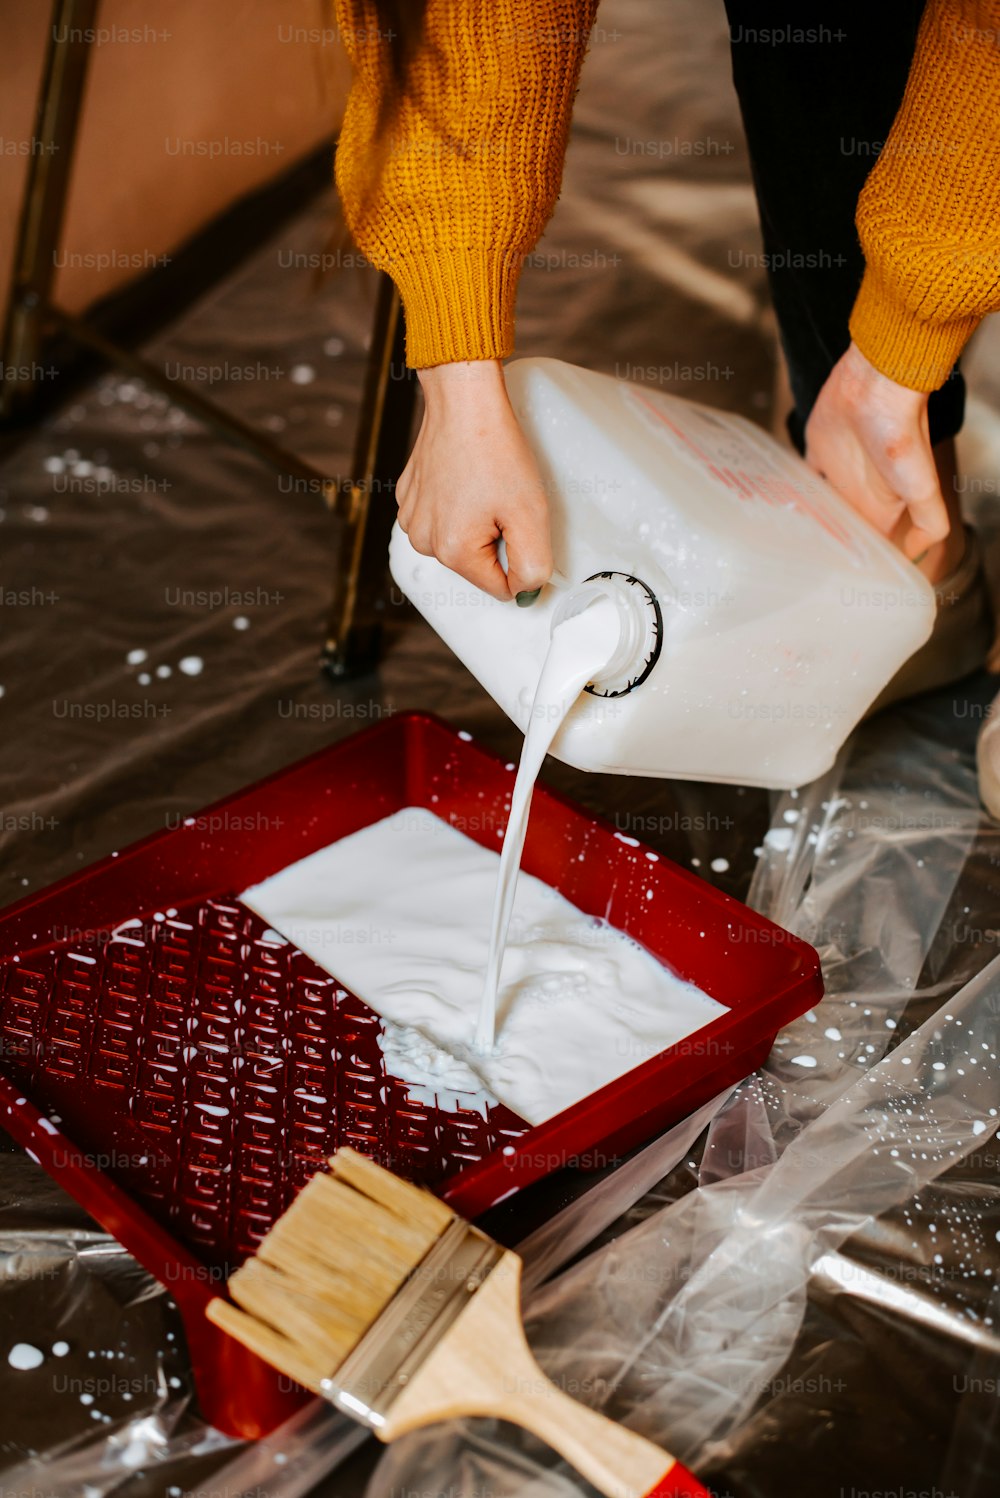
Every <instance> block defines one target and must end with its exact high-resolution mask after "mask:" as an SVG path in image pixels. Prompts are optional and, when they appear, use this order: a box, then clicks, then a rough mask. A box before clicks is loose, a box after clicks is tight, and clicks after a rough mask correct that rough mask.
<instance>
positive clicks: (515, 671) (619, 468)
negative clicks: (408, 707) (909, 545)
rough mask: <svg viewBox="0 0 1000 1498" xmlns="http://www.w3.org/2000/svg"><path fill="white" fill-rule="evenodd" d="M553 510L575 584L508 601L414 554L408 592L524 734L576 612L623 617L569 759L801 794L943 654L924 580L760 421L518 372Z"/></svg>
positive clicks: (561, 368) (594, 381) (400, 559)
mask: <svg viewBox="0 0 1000 1498" xmlns="http://www.w3.org/2000/svg"><path fill="white" fill-rule="evenodd" d="M506 377H507V388H508V390H509V392H510V397H511V401H512V402H513V405H514V409H515V410H516V412H517V415H518V417H519V419H520V421H521V423H522V425H523V427H524V430H525V433H526V435H527V438H528V440H529V442H530V443H531V446H532V448H533V450H534V453H535V456H536V458H537V459H538V463H539V466H540V468H541V472H542V475H543V478H544V480H545V482H546V487H547V490H548V494H549V501H550V509H551V516H552V529H553V546H554V556H555V565H556V575H555V576H554V578H553V581H552V583H550V584H549V585H548V586H547V587H546V588H544V589H543V590H542V593H541V596H540V597H539V598H538V600H537V601H536V602H535V603H534V604H532V605H531V606H530V607H529V608H518V607H517V606H516V605H515V604H514V603H512V602H508V603H498V602H497V601H495V600H494V599H491V598H489V597H488V596H487V595H486V594H484V593H482V592H480V591H479V590H478V589H476V588H473V587H472V586H471V585H470V584H469V583H467V582H465V581H464V580H463V579H462V578H461V577H459V576H458V575H457V574H456V573H454V572H451V571H450V570H449V569H448V568H447V567H444V566H442V565H441V563H440V562H438V561H436V560H434V559H432V558H428V557H423V556H421V555H419V553H417V552H415V551H414V550H413V548H412V546H411V545H410V543H409V541H408V540H407V538H406V536H405V535H404V534H403V533H402V531H400V529H399V527H398V525H397V526H396V528H395V530H394V532H393V535H392V541H391V544H390V549H389V558H390V567H391V571H392V575H393V577H394V578H395V580H396V582H397V583H398V585H399V587H400V588H401V589H402V591H403V593H404V594H405V595H406V596H407V598H409V599H410V600H411V602H412V603H414V604H415V605H416V607H417V608H418V609H419V611H420V612H421V613H422V614H423V615H424V617H425V618H426V619H427V620H428V622H429V623H430V624H431V625H433V627H434V629H435V630H437V632H438V634H439V635H440V636H441V637H442V639H443V640H445V641H446V642H447V644H448V645H449V646H450V647H451V649H452V650H453V651H454V652H455V654H456V655H457V656H458V657H459V659H460V660H462V661H463V662H464V663H465V665H466V666H468V668H469V670H470V671H471V672H472V673H473V675H474V676H476V677H478V679H479V681H480V682H481V683H482V684H483V686H484V687H485V688H486V690H487V691H488V692H489V693H490V694H491V696H492V697H494V698H495V699H496V701H497V702H498V703H499V704H500V706H501V707H502V708H503V709H504V711H505V712H506V713H507V714H508V715H509V716H510V717H511V718H512V719H513V720H514V722H515V723H516V724H517V725H518V727H519V728H521V729H522V730H523V729H525V728H526V726H527V722H528V716H529V712H530V709H531V702H532V696H533V693H534V690H535V687H536V685H537V682H538V676H539V672H540V670H541V666H542V661H543V660H544V657H545V653H546V650H547V648H548V643H549V636H550V631H551V627H552V623H553V619H554V617H558V616H557V610H560V609H561V610H562V612H565V611H566V609H567V608H573V607H575V606H578V605H576V604H574V603H573V602H572V601H571V599H570V596H569V595H570V594H572V592H573V591H574V589H576V588H577V587H578V585H580V584H582V583H584V582H585V580H587V579H594V582H593V584H592V586H593V587H596V588H600V589H602V590H605V591H609V592H611V593H612V594H613V596H615V597H616V598H617V599H618V601H619V604H620V608H621V618H622V634H621V638H620V641H619V648H618V651H617V652H616V655H615V657H614V659H613V660H612V661H611V662H610V664H609V666H608V668H607V669H606V671H605V672H604V673H603V675H602V677H601V679H600V680H598V681H596V682H594V683H593V684H592V685H591V686H590V687H589V688H588V689H587V691H586V692H585V693H584V694H583V695H582V696H581V697H580V699H579V701H578V702H577V703H576V705H575V707H573V709H572V710H571V711H570V713H569V715H568V717H567V719H566V721H565V723H564V724H563V726H562V728H561V729H560V731H559V734H558V735H557V737H556V739H555V740H554V743H553V745H552V750H551V752H552V753H553V754H555V755H556V756H557V757H558V758H559V759H562V760H564V761H565V762H566V763H567V764H570V765H576V766H577V767H578V768H580V769H585V770H602V771H610V772H612V773H616V774H624V775H653V776H669V777H676V778H678V779H692V780H724V781H735V782H738V783H742V784H746V785H762V786H769V787H774V788H777V789H787V788H789V787H792V786H797V785H801V784H804V783H805V782H806V781H808V780H812V779H814V778H815V777H816V776H817V775H819V774H821V773H822V772H823V771H824V770H826V769H828V768H829V766H830V765H831V763H832V762H833V759H834V757H835V755H836V753H837V751H838V749H839V748H840V746H841V745H842V743H843V742H844V740H845V739H846V737H847V735H848V734H849V733H850V731H851V729H852V728H853V727H854V726H855V724H856V723H857V722H858V721H859V719H860V718H861V717H862V715H863V714H864V712H865V710H866V709H867V708H868V707H869V706H870V705H871V703H872V702H873V701H874V700H875V698H876V697H877V696H878V694H879V692H880V691H881V690H882V688H883V687H884V686H885V685H886V683H887V682H888V681H889V680H890V679H891V678H892V676H893V675H894V674H895V672H896V671H897V669H898V668H899V667H900V666H901V665H902V663H903V662H904V661H905V660H906V659H907V657H908V656H909V655H911V654H912V652H913V651H914V650H916V649H917V647H918V646H919V645H921V644H922V643H923V641H924V640H926V638H927V636H928V635H929V634H930V631H931V627H932V624H933V620H934V610H935V602H934V593H933V590H932V588H931V587H930V585H929V584H928V583H927V582H926V580H925V579H924V578H923V576H922V575H921V574H920V573H919V572H918V571H917V570H916V568H915V567H913V566H912V565H911V564H910V563H909V562H907V561H906V560H905V558H904V557H903V556H901V554H900V553H899V552H898V551H897V550H895V548H894V547H892V546H891V545H890V544H889V542H888V541H886V540H884V539H883V537H881V536H879V535H878V534H877V533H876V532H875V531H874V530H873V529H872V528H871V527H870V526H869V525H868V524H867V523H866V522H865V521H864V520H862V519H861V518H860V517H859V516H858V515H857V514H855V512H854V511H853V510H852V509H851V508H850V506H849V505H847V504H846V503H845V501H843V500H842V499H841V498H840V497H839V496H838V495H837V494H835V493H834V491H833V490H832V489H831V488H830V486H829V485H828V484H826V483H824V482H823V481H822V480H821V479H819V478H818V477H817V476H816V475H815V474H814V473H813V472H812V471H811V469H809V468H808V467H807V466H806V464H805V463H804V462H803V461H802V460H801V459H800V458H798V457H797V456H796V455H795V454H794V453H791V452H789V451H787V450H786V449H785V448H783V447H781V446H780V445H779V444H778V443H777V442H776V441H774V440H773V439H772V438H771V437H769V436H768V435H767V433H765V432H764V431H762V430H760V429H759V428H757V427H756V426H754V425H753V424H752V423H751V422H749V421H745V420H744V419H743V418H742V417H739V416H733V415H729V414H727V413H726V412H723V411H716V410H714V409H711V408H709V407H707V406H701V405H696V404H694V403H693V402H690V401H686V400H680V399H678V398H677V397H675V396H670V395H666V394H664V393H662V392H661V391H657V390H650V389H647V388H646V387H644V386H640V385H631V384H627V383H626V382H625V381H622V380H616V379H613V378H612V377H610V376H608V375H601V374H595V373H593V372H592V371H590V370H586V369H578V368H575V367H574V366H573V365H570V364H564V363H562V362H561V361H560V360H557V359H521V360H518V361H516V362H515V363H513V364H511V365H509V366H508V368H507V371H506Z"/></svg>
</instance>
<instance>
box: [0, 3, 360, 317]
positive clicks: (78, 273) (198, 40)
mask: <svg viewBox="0 0 1000 1498" xmlns="http://www.w3.org/2000/svg"><path fill="white" fill-rule="evenodd" d="M98 24H99V26H100V27H102V28H107V29H109V30H110V31H112V37H111V39H106V40H103V41H102V42H101V43H100V45H95V46H94V47H93V49H92V52H91V62H90V71H89V76H88V83H87V93H86V97H85V100H84V107H83V118H82V122H81V126H80V131H79V135H78V140H77V147H76V153H75V156H74V165H73V178H72V186H71V189H70V194H69V199H68V203H67V216H66V222H65V227H64V231H63V236H62V244H61V248H60V252H59V256H58V258H57V266H58V270H57V279H56V284H55V292H54V295H55V298H56V300H57V301H59V302H60V303H61V304H62V305H63V306H65V307H67V308H69V309H70V310H71V311H79V310H80V309H81V308H83V307H85V306H87V305H88V304H89V303H91V302H93V301H94V300H95V299H96V298H98V297H100V296H103V295H105V294H106V293H107V292H109V291H111V290H113V289H114V288H116V287H119V286H121V285H123V284H124V283H125V282H127V281H129V280H131V279H133V278H134V277H135V276H137V275H141V274H142V273H143V271H144V269H146V268H148V267H149V266H150V265H152V264H155V262H156V260H157V257H160V256H163V255H169V254H170V252H171V251H172V250H174V249H175V248H176V247H177V246H178V245H180V244H181V243H182V242H183V241H184V240H185V239H186V238H187V237H188V236H189V235H191V234H192V233H193V232H194V231H195V230H197V229H198V228H199V227H201V226H202V225H203V224H205V223H206V222H208V221H209V220H210V219H211V218H213V217H214V216H215V215H216V214H217V213H219V212H220V211H221V210H222V209H224V208H225V207H227V206H228V205H229V204H231V203H233V202H234V201H235V200H236V199H238V198H239V197H241V196H242V195H244V194H245V193H247V192H249V191H251V190H252V189H253V188H255V187H257V186H259V185H260V184H261V183H264V182H266V181H268V180H269V179H271V178H273V177H276V176H279V175H280V174H281V173H282V172H284V171H286V170H287V169H288V167H289V166H290V165H291V164H292V163H294V162H295V160H296V159H298V158H300V157H302V156H303V155H305V154H307V153H308V152H309V150H310V149H311V148H312V147H314V146H316V145H318V144H319V143H320V142H321V141H322V139H323V138H324V136H326V135H328V134H330V132H331V130H332V129H333V128H334V127H335V126H336V124H337V122H338V120H339V115H340V111H341V109H342V107H343V99H344V96H345V94H346V87H347V80H348V66H347V61H346V58H345V57H344V56H343V53H342V51H341V49H340V46H339V43H337V42H336V41H335V39H334V37H333V36H332V33H331V31H330V29H329V28H330V21H329V7H328V0H103V4H102V5H101V6H100V12H99V20H98ZM50 28H51V17H50V6H49V4H48V0H27V3H26V0H0V32H2V34H3V38H4V41H3V47H2V51H0V288H2V292H3V296H4V297H6V295H7V289H8V287H9V284H10V275H11V268H12V252H13V241H14V233H15V226H16V222H17V213H18V206H19V203H20V199H21V193H22V191H23V186H24V181H25V177H26V172H27V166H28V160H29V157H28V155H27V154H26V153H27V152H28V151H29V149H30V148H31V137H32V130H33V128H34V117H35V101H36V97H37V91H38V85H39V80H40V76H41V69H42V59H43V55H44V48H45V45H46V41H47V39H48V36H49V34H50ZM302 32H306V33H308V36H307V37H305V38H303V36H302V35H300V33H302ZM123 33H129V35H128V36H127V38H126V37H125V36H124V35H123Z"/></svg>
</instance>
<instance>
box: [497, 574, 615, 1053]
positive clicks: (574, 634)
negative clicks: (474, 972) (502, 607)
mask: <svg viewBox="0 0 1000 1498" xmlns="http://www.w3.org/2000/svg"><path fill="white" fill-rule="evenodd" d="M620 630H621V623H620V619H619V615H618V609H617V607H616V606H615V604H614V603H613V602H612V600H611V599H610V598H598V599H596V600H595V601H594V602H593V603H591V604H589V605H588V606H587V607H586V608H584V609H583V610H582V612H581V613H579V614H573V615H571V616H570V618H568V619H564V620H563V621H562V623H561V624H557V625H556V627H555V629H554V630H553V631H552V639H551V641H550V643H549V649H548V654H547V655H546V657H545V663H544V665H543V666H542V674H541V676H540V677H539V678H538V686H537V687H536V689H535V696H534V700H533V702H532V704H531V715H530V717H529V719H528V731H527V733H526V734H525V736H524V745H523V747H522V749H521V760H520V763H519V765H518V767H517V777H516V779H515V781H514V793H513V795H512V797H511V802H510V816H509V817H508V819H507V831H506V833H505V834H504V840H503V849H502V851H501V855H500V872H499V875H498V877H497V890H496V895H495V897H494V901H493V919H492V922H491V925H490V947H489V956H488V958H487V961H486V982H485V985H484V987H483V996H482V999H481V1001H480V1006H479V1019H478V1023H477V1025H476V1033H475V1039H474V1045H475V1048H476V1050H477V1051H479V1052H480V1053H484V1052H487V1051H491V1050H492V1049H493V1046H494V1043H495V1040H496V1014H497V993H498V991H499V988H500V973H501V969H502V967H503V954H504V949H505V947H506V944H507V933H508V931H509V929H510V918H511V912H512V910H513V908H514V891H515V889H516V887H517V875H518V871H519V869H520V867H521V854H522V853H523V851H524V839H525V836H526V834H527V831H528V813H529V812H530V810H531V793H532V791H533V790H534V788H535V781H536V780H537V778H538V772H539V770H540V769H541V767H542V761H543V760H544V759H545V756H546V754H547V753H548V751H549V745H550V744H551V743H552V740H553V739H554V738H555V736H556V734H557V733H558V732H559V729H560V727H561V726H562V723H563V719H564V718H565V717H566V714H567V713H568V712H569V710H570V708H571V707H572V706H573V704H574V702H575V701H576V699H577V698H578V697H579V695H580V693H581V692H582V691H583V689H584V687H585V686H586V685H587V683H588V682H591V681H593V679H594V677H595V676H596V675H597V674H598V673H599V672H600V670H601V667H602V666H606V665H607V663H608V661H609V660H610V659H611V657H612V655H613V654H614V651H615V648H616V646H617V644H618V638H619V633H620Z"/></svg>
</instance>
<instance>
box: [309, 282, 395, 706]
mask: <svg viewBox="0 0 1000 1498" xmlns="http://www.w3.org/2000/svg"><path fill="white" fill-rule="evenodd" d="M415 404H416V380H415V378H414V376H413V371H412V370H408V369H407V368H406V359H405V350H404V325H403V311H402V307H401V306H400V302H399V297H398V295H397V293H396V289H395V287H394V286H393V284H392V282H391V281H390V280H389V278H388V276H385V275H383V276H382V277H381V280H380V285H379V289H378V299H377V303H376V308H375V323H374V327H373V329H372V344H371V353H370V356H369V361H368V370H367V374H366V376H365V388H364V392H363V396H362V403H361V414H360V417H359V421H358V433H357V439H356V442H355V449H354V463H353V482H352V484H351V488H350V493H349V496H348V503H347V507H346V524H345V533H344V539H343V549H342V552H341V563H340V566H339V567H338V569H337V574H336V577H335V578H334V593H333V602H332V605H331V609H330V625H329V631H328V636H327V642H326V648H325V650H324V653H323V664H324V667H325V669H326V671H327V672H328V673H329V674H330V675H331V676H333V677H335V678H337V679H343V678H345V677H351V676H361V675H364V674H365V673H366V672H368V671H371V670H373V669H374V667H375V666H376V664H377V662H378V656H379V651H380V648H381V636H382V623H383V620H384V618H385V611H386V604H387V589H386V581H387V572H386V551H387V548H388V545H389V533H390V531H391V530H392V525H393V521H394V520H395V517H396V503H395V487H396V479H397V478H398V477H399V474H400V472H401V470H402V468H403V465H404V464H405V462H406V456H407V450H408V446H409V436H410V427H411V424H412V421H413V411H414V406H415Z"/></svg>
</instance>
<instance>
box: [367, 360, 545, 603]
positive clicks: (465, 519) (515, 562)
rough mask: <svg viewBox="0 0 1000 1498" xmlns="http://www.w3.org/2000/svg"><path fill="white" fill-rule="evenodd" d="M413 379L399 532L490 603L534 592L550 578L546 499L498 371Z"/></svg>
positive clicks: (437, 372) (481, 368) (430, 372)
mask: <svg viewBox="0 0 1000 1498" xmlns="http://www.w3.org/2000/svg"><path fill="white" fill-rule="evenodd" d="M419 374H420V384H421V387H422V389H423V394H424V419H423V422H422V423H421V427H420V432H419V435H418V436H417V440H416V443H415V444H414V448H413V451H412V453H411V454H410V460H409V462H408V463H407V465H406V467H405V468H404V470H403V472H402V475H401V476H400V479H399V483H398V484H397V486H396V499H397V501H398V504H399V523H400V526H401V527H402V529H403V530H404V531H405V532H406V534H407V536H408V537H409V539H410V543H411V545H412V546H413V547H414V549H415V550H416V551H419V552H420V553H421V554H422V555H423V556H428V557H429V556H433V557H437V559H438V561H439V562H443V563H444V565H445V566H446V567H450V568H451V569H452V571H453V572H458V573H459V574H460V575H461V576H462V577H464V578H465V579H466V580H467V581H468V582H470V583H473V584H474V585H475V586H476V587H477V588H482V589H483V591H484V592H486V593H490V594H492V595H493V597H494V598H499V599H503V600H509V599H511V598H513V597H515V596H516V595H517V594H519V593H534V592H535V591H536V590H537V589H538V588H540V587H541V586H542V585H543V584H544V583H546V582H548V580H549V576H550V575H551V572H552V546H551V537H550V534H549V509H548V501H547V498H546V494H545V488H544V485H543V483H542V478H541V475H540V473H539V472H538V467H537V464H536V463H535V459H534V455H533V454H532V451H531V449H530V447H529V446H528V443H527V441H526V439H525V436H524V433H523V432H522V431H521V428H520V426H519V425H518V422H517V417H516V416H515V415H514V411H513V408H512V407H511V404H510V401H509V399H508V397H507V388H506V386H505V384H504V378H503V367H502V365H501V364H500V363H499V361H497V360H492V359H483V360H476V361H474V362H470V363H462V364H440V365H436V366H434V367H433V368H431V369H422V370H421V371H420V372H419ZM501 536H502V537H503V539H504V541H505V542H506V544H507V573H506V576H505V575H504V571H503V568H502V567H501V566H500V563H499V561H498V560H497V542H498V541H499V540H500V538H501Z"/></svg>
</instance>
